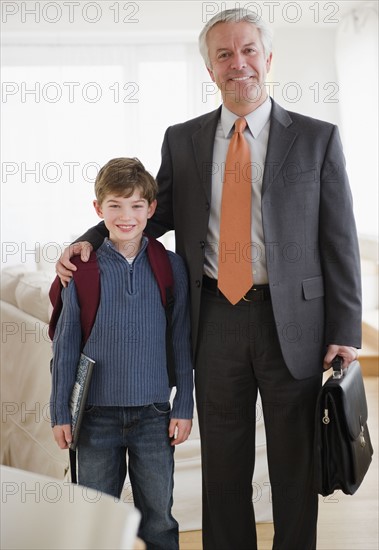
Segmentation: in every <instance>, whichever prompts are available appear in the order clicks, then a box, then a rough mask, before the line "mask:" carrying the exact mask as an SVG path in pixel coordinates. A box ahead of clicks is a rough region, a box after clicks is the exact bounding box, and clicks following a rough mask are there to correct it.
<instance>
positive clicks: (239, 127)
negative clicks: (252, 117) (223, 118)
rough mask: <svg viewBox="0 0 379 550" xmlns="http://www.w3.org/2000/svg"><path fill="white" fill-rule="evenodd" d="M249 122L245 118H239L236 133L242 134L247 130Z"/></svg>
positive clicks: (236, 123)
mask: <svg viewBox="0 0 379 550" xmlns="http://www.w3.org/2000/svg"><path fill="white" fill-rule="evenodd" d="M246 125H247V122H246V119H245V118H237V120H236V121H235V123H234V128H235V130H234V131H235V132H238V133H241V134H242V132H243V131H244V129H245V128H246Z"/></svg>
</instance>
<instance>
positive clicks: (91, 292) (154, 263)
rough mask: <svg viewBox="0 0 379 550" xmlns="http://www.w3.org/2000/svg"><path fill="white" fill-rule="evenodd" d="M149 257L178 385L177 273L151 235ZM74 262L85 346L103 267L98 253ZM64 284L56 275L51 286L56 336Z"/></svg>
mask: <svg viewBox="0 0 379 550" xmlns="http://www.w3.org/2000/svg"><path fill="white" fill-rule="evenodd" d="M148 239H149V242H148V245H147V249H146V250H147V256H148V259H149V263H150V267H151V269H152V271H153V273H154V276H155V279H156V281H157V283H158V286H159V290H160V294H161V300H162V304H163V307H164V310H165V314H166V356H167V374H168V380H169V386H170V388H172V387H173V386H175V385H176V376H175V363H174V349H173V341H172V311H173V307H174V294H173V287H174V276H173V273H172V267H171V263H170V260H169V257H168V254H167V250H166V249H165V247H164V246H163V244H162V243H160V242H159V241H157V240H156V239H154V238H152V237H148ZM71 262H72V263H73V264H75V265H76V266H77V267H78V266H80V269H78V270H77V271H74V272H73V278H74V281H75V286H76V290H77V295H78V302H79V307H80V325H81V329H82V349H83V347H84V345H85V343H86V341H87V340H88V338H89V335H90V334H91V330H92V327H93V324H94V322H95V318H96V313H97V309H98V307H99V303H100V270H99V266H98V263H97V257H96V252H91V255H90V258H89V260H88V262H82V261H81V259H80V256H74V257H73V258H71ZM61 291H62V284H61V281H60V279H59V277H58V276H57V277H56V278H55V280H54V282H53V283H52V285H51V287H50V292H49V297H50V301H51V304H52V306H53V311H52V314H51V318H50V322H49V337H50V339H51V340H53V338H54V333H55V329H56V326H57V322H58V319H59V316H60V313H61V310H62V297H61Z"/></svg>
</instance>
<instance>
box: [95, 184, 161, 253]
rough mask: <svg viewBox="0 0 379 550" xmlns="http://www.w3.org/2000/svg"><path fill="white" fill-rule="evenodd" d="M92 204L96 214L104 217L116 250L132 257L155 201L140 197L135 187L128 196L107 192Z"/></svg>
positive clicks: (152, 211)
mask: <svg viewBox="0 0 379 550" xmlns="http://www.w3.org/2000/svg"><path fill="white" fill-rule="evenodd" d="M93 204H94V207H95V210H96V212H97V214H98V216H100V218H103V219H104V223H105V226H106V228H107V229H108V231H109V238H110V240H111V241H112V242H113V243H114V244H115V245H116V246H117V249H118V251H119V252H120V253H121V254H123V255H124V256H126V257H128V258H132V257H134V256H135V255H136V254H137V252H138V250H139V248H140V245H141V239H142V234H143V231H144V229H145V227H146V224H147V220H148V219H149V218H151V216H152V215H153V214H154V212H155V208H156V206H157V201H153V202H152V203H151V204H149V203H148V202H147V200H146V199H143V198H142V197H141V192H140V190H139V189H136V190H135V191H134V193H133V195H131V196H130V197H120V196H118V195H112V194H109V195H106V197H105V198H104V200H103V202H102V203H101V204H99V203H98V202H97V201H96V200H95V201H93Z"/></svg>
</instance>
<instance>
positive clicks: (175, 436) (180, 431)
mask: <svg viewBox="0 0 379 550" xmlns="http://www.w3.org/2000/svg"><path fill="white" fill-rule="evenodd" d="M191 428H192V420H189V419H187V418H184V419H183V418H182V419H178V418H171V420H170V424H169V427H168V435H169V437H170V439H171V445H179V443H183V441H185V440H186V439H188V436H189V434H190V433H191Z"/></svg>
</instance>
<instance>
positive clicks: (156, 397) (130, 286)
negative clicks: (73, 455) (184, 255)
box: [50, 237, 193, 426]
mask: <svg viewBox="0 0 379 550" xmlns="http://www.w3.org/2000/svg"><path fill="white" fill-rule="evenodd" d="M146 246H147V239H146V237H144V238H143V241H142V246H141V250H140V251H139V253H138V255H137V256H136V258H135V260H134V261H133V263H132V265H130V264H129V262H128V261H127V260H126V259H125V258H124V257H123V256H122V255H121V254H120V253H119V252H117V250H116V249H115V247H114V246H113V244H112V243H111V241H109V240H107V239H106V240H105V241H104V243H103V244H102V246H101V247H100V248H99V249H98V251H97V260H98V264H99V269H100V285H101V292H100V305H99V309H98V311H97V316H96V320H95V323H94V325H93V328H92V332H91V334H90V337H89V339H88V341H87V342H86V344H85V346H84V349H83V353H85V354H86V355H88V356H89V357H91V358H92V359H94V360H95V361H96V365H95V368H94V371H93V377H92V381H91V385H90V390H89V394H88V399H87V404H88V405H97V406H124V407H132V406H140V405H148V404H151V403H157V402H163V401H168V400H169V398H170V388H169V385H168V377H167V366H166V343H165V331H166V317H165V311H164V308H163V305H162V301H161V296H160V292H159V288H158V284H157V282H156V279H155V276H154V274H153V272H152V270H151V267H150V263H149V260H148V257H147V253H146ZM168 254H169V259H170V262H171V265H172V268H173V274H174V281H175V286H174V296H175V304H174V310H173V327H172V328H173V346H174V355H175V368H176V381H177V386H176V393H175V396H174V399H173V406H172V411H171V418H192V415H193V372H192V361H191V351H190V321H189V296H188V279H187V273H186V269H185V266H184V262H183V260H182V259H181V258H180V257H179V256H178V255H177V254H174V253H173V252H170V251H168ZM62 301H63V307H62V312H61V315H60V317H59V321H58V324H57V327H56V331H55V335H54V340H53V355H54V366H53V373H52V391H51V399H50V410H51V421H52V425H53V426H54V425H56V424H58V425H61V424H69V423H70V422H71V416H70V411H69V397H70V394H71V389H72V387H73V384H74V380H75V370H76V365H77V362H78V358H79V355H80V351H81V349H80V340H81V331H80V310H79V305H78V300H77V294H76V289H75V283H74V281H73V280H71V282H70V283H69V285H68V286H67V288H65V289H63V290H62Z"/></svg>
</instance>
